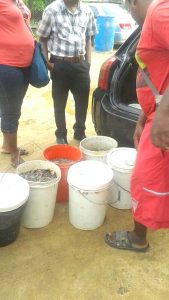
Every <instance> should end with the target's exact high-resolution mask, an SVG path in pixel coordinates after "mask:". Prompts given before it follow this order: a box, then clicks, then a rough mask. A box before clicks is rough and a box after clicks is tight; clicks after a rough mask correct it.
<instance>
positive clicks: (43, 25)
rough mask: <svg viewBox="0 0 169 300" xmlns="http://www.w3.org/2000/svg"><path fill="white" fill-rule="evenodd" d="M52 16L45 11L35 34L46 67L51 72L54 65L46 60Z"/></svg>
mask: <svg viewBox="0 0 169 300" xmlns="http://www.w3.org/2000/svg"><path fill="white" fill-rule="evenodd" d="M52 20H53V19H52V14H51V13H50V11H48V10H45V11H44V13H43V16H42V20H41V22H40V24H39V27H38V30H37V34H38V35H39V40H40V43H41V46H42V51H43V54H44V57H45V59H46V63H47V67H48V69H49V71H52V69H53V66H54V64H53V63H51V62H50V61H49V58H48V40H49V39H50V35H51V32H52V27H53V23H52V22H53V21H52Z"/></svg>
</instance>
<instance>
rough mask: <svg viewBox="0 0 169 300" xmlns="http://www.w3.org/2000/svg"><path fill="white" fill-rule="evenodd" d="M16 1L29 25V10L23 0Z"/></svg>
mask: <svg viewBox="0 0 169 300" xmlns="http://www.w3.org/2000/svg"><path fill="white" fill-rule="evenodd" d="M16 3H17V5H18V7H19V9H20V11H21V12H22V15H23V17H24V20H25V22H26V23H27V24H28V25H29V23H30V19H31V11H30V10H29V8H28V7H27V6H26V4H25V3H24V2H23V0H17V1H16Z"/></svg>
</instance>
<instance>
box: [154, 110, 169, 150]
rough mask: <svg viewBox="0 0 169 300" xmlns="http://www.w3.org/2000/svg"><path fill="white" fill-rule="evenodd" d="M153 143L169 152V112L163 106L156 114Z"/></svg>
mask: <svg viewBox="0 0 169 300" xmlns="http://www.w3.org/2000/svg"><path fill="white" fill-rule="evenodd" d="M151 142H152V144H153V145H154V146H156V147H158V148H161V149H163V150H169V110H166V109H163V107H161V105H160V106H159V107H158V109H157V110H156V112H155V116H154V119H153V122H152V127H151Z"/></svg>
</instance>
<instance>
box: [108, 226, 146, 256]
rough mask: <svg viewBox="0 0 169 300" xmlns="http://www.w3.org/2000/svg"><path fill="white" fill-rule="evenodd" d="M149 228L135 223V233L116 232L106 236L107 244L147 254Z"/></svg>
mask: <svg viewBox="0 0 169 300" xmlns="http://www.w3.org/2000/svg"><path fill="white" fill-rule="evenodd" d="M146 235H147V228H146V227H145V226H144V225H142V224H140V223H138V222H137V221H134V229H133V231H115V232H109V233H107V234H106V235H105V242H106V243H107V244H108V245H109V246H110V247H113V248H117V249H124V250H134V251H140V252H145V251H146V250H147V249H148V248H149V243H148V242H147V240H146Z"/></svg>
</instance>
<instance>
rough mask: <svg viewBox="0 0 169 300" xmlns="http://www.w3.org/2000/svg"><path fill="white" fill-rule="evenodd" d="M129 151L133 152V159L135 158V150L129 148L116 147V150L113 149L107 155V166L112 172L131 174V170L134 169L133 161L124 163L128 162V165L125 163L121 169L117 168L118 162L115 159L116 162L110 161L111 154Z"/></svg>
mask: <svg viewBox="0 0 169 300" xmlns="http://www.w3.org/2000/svg"><path fill="white" fill-rule="evenodd" d="M123 150H124V151H130V152H133V154H134V155H135V158H136V153H137V151H136V149H135V148H130V147H118V148H115V149H113V150H111V151H110V152H109V153H108V155H107V164H108V166H109V167H110V168H111V169H112V170H114V171H118V172H121V173H131V172H132V170H133V168H134V165H135V159H134V160H133V159H132V160H129V161H127V160H126V162H128V164H127V163H126V165H125V166H123V167H120V166H118V160H117V159H116V162H115V163H113V162H112V161H111V157H112V154H113V153H115V152H119V151H123Z"/></svg>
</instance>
